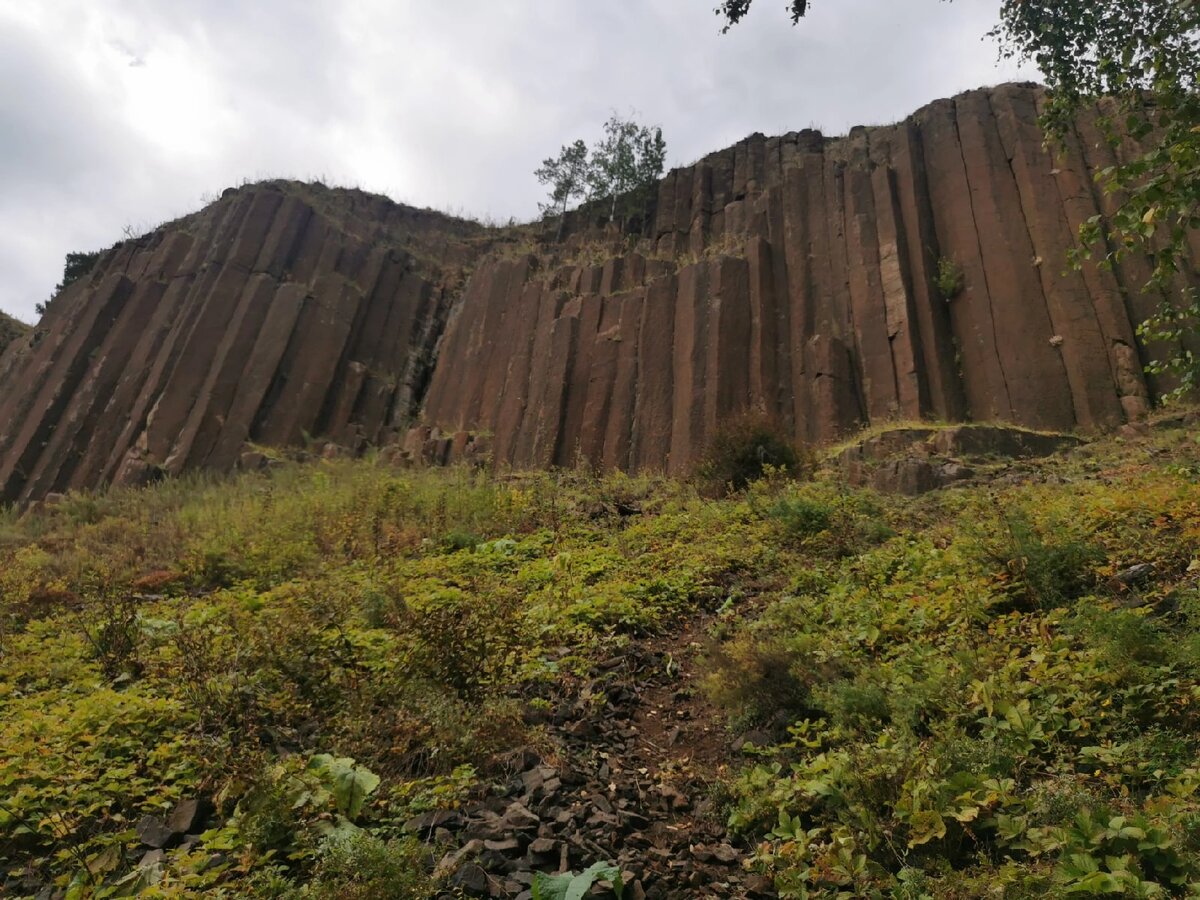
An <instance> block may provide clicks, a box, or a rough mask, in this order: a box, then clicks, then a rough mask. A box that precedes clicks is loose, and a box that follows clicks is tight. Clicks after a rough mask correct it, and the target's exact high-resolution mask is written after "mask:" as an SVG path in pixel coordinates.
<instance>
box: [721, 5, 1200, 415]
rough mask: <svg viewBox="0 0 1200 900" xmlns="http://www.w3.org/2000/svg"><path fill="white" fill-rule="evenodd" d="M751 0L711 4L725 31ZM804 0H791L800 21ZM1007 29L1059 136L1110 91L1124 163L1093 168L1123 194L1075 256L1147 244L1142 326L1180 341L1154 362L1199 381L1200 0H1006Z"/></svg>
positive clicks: (998, 33) (1004, 39)
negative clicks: (1195, 247) (1150, 309)
mask: <svg viewBox="0 0 1200 900" xmlns="http://www.w3.org/2000/svg"><path fill="white" fill-rule="evenodd" d="M752 2H753V0H723V2H722V3H721V4H720V5H719V6H717V7H716V8H715V10H714V11H715V12H716V14H717V15H718V16H719V17H721V18H722V19H723V20H724V26H723V29H722V30H723V31H728V30H729V28H730V27H732V26H733V25H736V24H737V23H738V22H740V21H741V20H742V19H743V18H744V17H745V16H746V14H747V13H748V12H749V10H750V6H751V3H752ZM808 8H809V3H808V0H793V2H791V3H790V4H789V10H790V12H791V18H792V22H793V23H796V22H798V21H799V20H800V19H801V18H803V17H804V15H805V14H806V13H807V12H808ZM992 35H993V36H994V37H997V38H999V40H1000V42H1001V47H1002V50H1001V52H1002V54H1003V55H1004V56H1005V57H1006V58H1017V59H1022V60H1028V61H1032V62H1033V63H1035V64H1036V65H1037V67H1038V68H1039V69H1040V70H1041V72H1042V75H1043V77H1044V78H1045V80H1046V85H1047V87H1048V88H1049V89H1050V97H1049V101H1048V103H1047V105H1046V109H1045V113H1044V115H1043V117H1042V124H1043V127H1045V129H1046V131H1047V133H1048V134H1049V135H1050V137H1051V139H1052V140H1053V139H1056V138H1059V137H1061V136H1062V135H1063V134H1065V133H1066V131H1067V130H1068V129H1069V128H1070V127H1071V123H1072V121H1073V119H1074V117H1075V115H1076V114H1077V113H1078V112H1079V110H1080V109H1081V108H1083V107H1085V106H1090V105H1092V104H1094V103H1095V102H1096V101H1097V99H1098V98H1100V97H1102V96H1108V97H1111V98H1112V100H1111V101H1109V102H1108V103H1106V104H1105V105H1104V106H1103V107H1102V110H1104V112H1105V115H1104V116H1103V118H1102V121H1101V125H1102V127H1104V128H1105V130H1106V132H1107V136H1108V139H1109V140H1110V142H1111V143H1112V144H1113V145H1114V146H1115V147H1122V145H1124V147H1122V150H1123V151H1129V150H1131V147H1130V145H1129V144H1128V141H1127V139H1128V138H1132V139H1133V140H1134V141H1135V142H1136V144H1137V147H1136V149H1132V152H1122V153H1121V154H1119V157H1118V158H1120V159H1121V160H1122V162H1121V163H1120V164H1119V165H1117V166H1114V167H1112V168H1109V169H1105V170H1104V171H1102V172H1100V173H1099V175H1098V176H1097V177H1098V179H1099V180H1100V182H1101V183H1102V184H1103V186H1104V188H1105V190H1106V191H1108V192H1109V193H1110V194H1111V195H1112V197H1113V199H1114V201H1115V204H1114V205H1115V207H1116V210H1115V213H1114V214H1113V215H1112V216H1111V217H1110V218H1109V219H1108V220H1107V221H1104V220H1101V219H1098V218H1097V219H1094V220H1093V221H1091V222H1089V223H1088V224H1087V225H1085V226H1084V228H1083V231H1082V234H1081V235H1080V237H1081V245H1082V246H1081V249H1080V250H1079V251H1077V252H1076V254H1075V257H1076V259H1078V258H1080V257H1086V256H1090V255H1092V254H1098V255H1099V256H1101V257H1102V258H1103V260H1104V262H1106V263H1108V264H1111V263H1113V262H1115V261H1116V260H1118V259H1119V258H1120V256H1121V255H1122V254H1123V253H1126V252H1129V251H1131V250H1136V251H1141V252H1144V253H1147V254H1149V255H1150V257H1151V258H1152V259H1153V261H1154V276H1153V278H1152V280H1151V282H1150V283H1149V284H1148V285H1147V287H1148V288H1150V289H1153V290H1155V291H1158V292H1160V293H1161V295H1162V296H1163V298H1164V300H1163V303H1162V304H1161V306H1160V308H1159V311H1158V313H1157V314H1156V315H1154V316H1153V317H1151V318H1150V319H1149V320H1148V321H1147V322H1145V323H1143V325H1142V327H1141V329H1140V332H1141V334H1142V336H1143V337H1144V338H1146V339H1147V340H1148V341H1151V342H1153V341H1165V342H1166V346H1171V347H1174V348H1176V349H1175V350H1174V351H1171V352H1170V353H1169V354H1168V355H1167V357H1166V358H1163V359H1156V360H1153V361H1152V362H1151V363H1150V365H1149V366H1148V369H1149V370H1150V371H1151V372H1153V373H1157V374H1169V375H1171V376H1173V377H1174V379H1175V382H1176V384H1177V385H1178V387H1177V389H1176V390H1174V391H1173V392H1172V394H1174V395H1182V394H1184V393H1186V392H1189V391H1191V390H1192V389H1194V388H1196V387H1198V386H1200V358H1198V357H1197V356H1195V355H1193V353H1192V352H1190V351H1189V350H1188V349H1187V347H1186V346H1185V345H1186V343H1187V342H1186V341H1185V340H1184V337H1185V335H1187V334H1197V333H1200V295H1198V293H1197V291H1196V290H1195V288H1193V287H1191V286H1190V285H1189V284H1188V279H1186V278H1181V277H1180V270H1181V268H1183V267H1185V266H1188V265H1193V264H1194V263H1192V262H1189V258H1188V254H1187V247H1188V243H1189V241H1190V239H1191V238H1193V237H1194V234H1192V232H1194V231H1195V230H1196V229H1197V228H1200V0H1002V2H1001V3H1000V23H999V25H997V26H996V28H995V29H994V30H993V32H992Z"/></svg>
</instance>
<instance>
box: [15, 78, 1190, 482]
mask: <svg viewBox="0 0 1200 900" xmlns="http://www.w3.org/2000/svg"><path fill="white" fill-rule="evenodd" d="M1040 102H1041V95H1040V93H1039V90H1038V89H1037V88H1035V87H1033V86H1028V85H1006V86H1003V87H999V88H995V89H990V90H979V91H973V92H970V93H967V94H963V95H961V96H959V97H956V98H954V99H951V100H942V101H938V102H935V103H933V104H931V105H929V106H928V107H926V108H924V109H922V110H920V111H919V112H917V113H916V114H914V115H913V116H911V117H910V118H908V119H906V120H905V121H903V122H901V123H899V124H897V125H893V126H887V127H876V128H860V129H855V130H854V131H852V132H851V133H850V135H848V136H847V137H843V138H837V139H831V138H827V137H824V136H822V135H821V134H819V133H816V132H812V131H805V132H800V133H792V134H787V135H783V136H781V137H773V138H766V137H763V136H761V135H754V136H751V137H749V138H747V139H746V140H744V141H742V142H741V143H739V144H737V145H736V146H734V147H731V148H729V149H727V150H724V151H721V152H719V153H715V154H713V155H711V156H708V157H705V158H704V159H702V160H700V161H699V162H697V163H696V164H694V165H692V166H688V167H685V168H681V169H676V170H674V171H672V172H670V173H669V174H668V175H667V176H666V177H665V178H664V179H663V180H662V182H661V183H660V184H659V186H658V191H657V197H656V198H655V199H654V200H653V202H652V203H651V204H650V206H649V207H648V209H647V211H646V214H645V215H644V216H642V217H641V218H640V219H639V220H637V221H635V222H633V223H632V224H630V225H629V226H628V227H627V228H626V229H625V231H624V232H622V233H618V232H617V231H616V230H615V229H613V228H612V227H611V226H607V227H606V226H604V224H603V223H602V221H600V220H599V218H598V217H596V216H591V215H590V214H589V211H588V210H586V209H585V210H583V211H579V212H575V213H572V214H570V215H569V216H568V221H567V222H566V223H565V226H566V227H565V229H564V230H563V233H564V235H565V236H564V237H562V238H561V239H560V238H558V237H556V236H555V235H556V232H557V230H558V229H557V228H556V227H555V226H554V225H547V226H546V227H545V228H542V227H541V226H525V227H516V228H509V229H488V228H484V227H482V226H479V225H476V224H473V223H469V222H463V221H460V220H456V219H453V218H450V217H447V216H443V215H439V214H436V213H432V212H428V211H420V210H414V209H410V208H408V207H404V206H400V205H398V204H395V203H392V202H391V201H389V200H386V199H384V198H381V197H376V196H372V195H368V194H364V193H362V192H358V191H345V190H334V189H327V188H323V187H321V186H314V185H299V184H295V183H287V182H267V183H263V184H258V185H253V186H248V187H245V188H242V189H239V190H230V191H227V192H226V194H225V196H223V197H222V198H221V199H220V200H218V201H217V202H215V203H213V204H212V205H210V206H208V207H207V208H205V209H204V210H202V211H201V212H199V213H197V214H195V215H192V216H189V217H187V218H184V219H181V220H179V221H176V222H173V223H170V224H168V225H165V226H163V227H162V228H160V229H158V230H156V231H155V232H153V233H152V234H150V235H147V236H146V237H143V238H140V239H137V240H131V241H126V242H124V243H122V244H121V245H118V246H117V247H115V248H113V249H112V250H111V251H109V252H107V253H106V254H105V255H104V256H103V257H102V258H101V260H100V262H99V263H98V264H97V265H96V267H95V268H94V269H93V271H92V272H91V273H90V274H89V275H88V276H86V277H85V278H82V279H80V280H79V281H78V282H76V283H74V284H72V285H71V286H70V287H68V288H67V289H66V290H65V291H63V292H62V293H61V294H60V295H59V296H58V297H56V298H55V299H54V300H53V301H52V302H51V303H50V305H49V309H48V311H47V313H46V315H45V316H44V317H43V319H42V321H41V322H40V323H39V324H38V325H37V326H36V328H35V329H34V331H33V332H32V333H31V334H30V335H28V336H23V337H20V338H18V339H16V340H14V341H13V342H12V343H11V344H10V345H9V346H8V347H7V349H4V350H2V351H0V353H2V355H0V499H3V500H5V501H22V500H29V499H36V498H38V497H40V496H44V495H45V494H47V493H49V492H54V491H62V490H66V489H71V488H89V487H95V486H98V485H101V484H104V483H109V482H118V483H139V482H142V481H145V480H147V479H150V478H153V477H155V476H157V475H159V474H163V473H168V474H173V473H178V472H181V471H184V470H187V469H195V468H208V469H216V470H226V469H230V468H233V467H234V466H236V465H237V464H238V462H239V460H241V459H243V458H244V456H245V455H246V451H247V448H248V447H250V446H253V445H299V444H307V443H311V442H314V441H316V442H319V443H320V444H332V445H335V446H338V447H343V448H347V449H348V450H351V451H357V450H361V449H362V448H364V447H367V446H392V447H395V448H403V449H402V450H400V451H398V452H402V453H403V454H405V455H409V456H413V457H420V458H424V459H427V460H429V461H435V462H442V461H446V460H451V459H454V458H456V457H460V456H464V455H469V454H476V455H480V456H481V455H483V454H484V453H485V452H486V454H487V455H489V456H490V458H491V459H492V460H493V462H494V463H495V464H496V465H501V466H514V467H537V466H549V465H573V464H576V463H579V462H585V463H588V464H593V465H596V466H600V467H606V468H623V469H657V470H667V471H672V472H680V471H684V470H686V469H687V468H688V467H689V466H691V465H692V464H693V462H694V460H695V458H696V457H697V455H698V453H700V452H701V451H702V449H703V448H704V446H705V443H706V441H707V440H708V439H709V438H710V437H711V436H712V434H713V433H714V430H715V429H717V428H718V427H719V426H720V424H721V423H722V422H723V421H725V420H727V419H728V418H729V417H731V416H733V415H736V414H737V413H739V412H740V411H742V410H746V409H755V410H759V411H761V412H762V413H765V414H766V415H769V416H770V417H771V418H773V419H774V420H775V421H776V422H777V423H778V424H779V427H780V428H782V429H784V430H785V431H787V432H788V433H790V434H791V435H793V436H794V437H795V438H796V439H797V440H800V441H805V442H813V443H820V442H825V441H830V440H832V439H834V438H837V437H838V436H841V435H844V434H846V433H847V432H850V431H852V430H853V429H855V428H858V427H859V426H861V425H864V424H867V423H872V422H878V421H882V420H888V419H920V418H937V419H942V420H949V421H1005V422H1012V423H1017V424H1022V425H1027V426H1033V427H1036V428H1045V429H1057V430H1083V431H1098V430H1105V429H1110V428H1113V427H1116V426H1118V425H1121V424H1122V423H1125V422H1127V421H1131V420H1136V419H1138V418H1139V417H1141V416H1143V415H1145V414H1146V412H1147V411H1148V410H1149V408H1150V404H1151V398H1152V397H1153V396H1154V395H1155V393H1156V392H1157V390H1158V389H1159V387H1161V386H1159V385H1155V384H1153V383H1150V382H1148V380H1147V376H1146V375H1144V374H1143V366H1144V363H1145V360H1146V358H1147V353H1148V352H1149V353H1153V352H1157V351H1158V350H1160V349H1162V348H1149V350H1148V349H1147V348H1144V347H1141V346H1139V344H1138V340H1137V338H1136V336H1135V325H1136V323H1137V322H1139V321H1140V320H1142V319H1143V318H1145V316H1146V314H1147V313H1148V312H1149V311H1150V310H1151V309H1152V308H1153V307H1154V306H1155V305H1157V303H1158V299H1159V298H1157V297H1155V296H1152V295H1148V294H1145V293H1143V292H1142V285H1143V284H1145V282H1146V281H1147V278H1148V275H1149V262H1148V260H1146V259H1144V258H1139V257H1126V258H1125V259H1123V260H1122V261H1121V262H1120V263H1119V264H1118V265H1117V266H1115V267H1113V268H1111V269H1110V268H1102V267H1100V266H1097V265H1094V264H1087V265H1084V266H1083V268H1082V269H1080V270H1078V271H1076V270H1070V269H1069V268H1068V266H1067V265H1066V254H1067V251H1068V249H1069V248H1070V247H1071V246H1073V244H1074V235H1075V233H1076V230H1077V229H1078V227H1079V225H1080V224H1081V223H1082V222H1084V221H1086V220H1087V219H1089V218H1091V217H1092V216H1094V215H1097V214H1099V215H1103V214H1105V212H1106V211H1107V210H1108V209H1109V206H1110V204H1111V202H1112V200H1111V198H1109V197H1106V196H1105V195H1104V194H1103V192H1102V191H1101V190H1100V189H1099V188H1098V187H1097V186H1096V184H1095V182H1094V179H1093V174H1094V173H1095V172H1096V171H1098V170H1101V169H1103V168H1105V167H1106V166H1109V165H1111V164H1113V162H1114V161H1115V160H1116V158H1117V156H1118V155H1123V154H1126V153H1133V152H1135V150H1136V147H1135V146H1133V145H1132V142H1126V145H1125V146H1118V147H1116V148H1115V149H1113V148H1111V147H1110V146H1109V145H1108V144H1107V143H1106V142H1105V141H1104V140H1103V138H1102V135H1101V134H1100V131H1099V129H1098V126H1097V122H1096V115H1095V114H1094V113H1092V114H1085V115H1083V116H1081V117H1080V119H1079V120H1078V122H1077V125H1076V128H1075V131H1074V133H1072V134H1070V135H1068V138H1067V141H1066V146H1065V147H1064V148H1063V149H1062V151H1060V152H1057V153H1053V154H1052V153H1050V152H1048V151H1047V150H1046V149H1044V147H1043V135H1042V133H1041V131H1040V130H1039V128H1038V125H1037V118H1038V106H1039V103H1040ZM1192 250H1193V258H1192V261H1191V264H1190V265H1189V266H1188V267H1187V269H1186V271H1185V272H1183V273H1181V274H1180V276H1179V277H1180V278H1181V279H1190V280H1191V281H1192V282H1193V283H1197V282H1200V275H1198V274H1197V268H1196V262H1197V260H1200V238H1194V239H1193V242H1192ZM948 282H949V284H948ZM1195 349H1197V350H1200V347H1197V348H1195Z"/></svg>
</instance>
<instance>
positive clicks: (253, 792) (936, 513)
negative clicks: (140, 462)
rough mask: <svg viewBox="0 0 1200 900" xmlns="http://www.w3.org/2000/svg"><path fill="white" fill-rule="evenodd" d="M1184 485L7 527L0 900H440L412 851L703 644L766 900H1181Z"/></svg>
mask: <svg viewBox="0 0 1200 900" xmlns="http://www.w3.org/2000/svg"><path fill="white" fill-rule="evenodd" d="M1198 482H1200V444H1197V442H1196V440H1195V437H1194V435H1193V434H1191V433H1190V432H1189V431H1188V430H1186V429H1182V428H1176V429H1162V430H1159V431H1156V432H1155V433H1154V435H1153V437H1152V438H1150V439H1147V440H1145V441H1141V442H1138V443H1134V444H1127V443H1124V442H1121V441H1119V440H1113V441H1109V442H1102V443H1094V444H1091V445H1087V446H1085V447H1083V448H1081V449H1079V450H1076V451H1074V452H1073V453H1072V454H1071V455H1070V456H1068V457H1064V458H1062V459H1058V460H1050V461H1047V462H1045V463H1043V464H1041V465H1040V467H1038V468H1036V469H1035V471H1034V477H1033V479H1032V480H1031V481H1030V482H1028V483H1024V484H1006V485H1000V484H996V485H994V486H991V487H988V488H965V489H957V490H947V491H945V492H942V493H939V494H933V495H928V496H926V497H924V498H921V499H919V500H904V499H899V498H890V497H883V496H879V495H876V494H873V493H871V492H870V491H866V490H855V489H850V488H847V487H846V486H845V485H843V484H841V483H839V482H838V481H836V480H833V479H825V478H818V479H817V480H815V481H809V482H803V483H801V482H796V481H792V480H788V479H787V478H784V477H781V476H779V475H768V477H767V478H765V479H763V480H759V481H757V482H754V483H753V484H751V485H750V487H749V488H748V489H747V490H745V491H741V492H738V493H733V494H728V495H726V496H723V497H720V498H718V499H706V498H705V497H703V496H701V494H700V493H699V492H698V491H697V489H696V488H695V487H694V486H693V485H691V484H688V483H683V482H678V481H672V480H667V479H662V478H656V477H649V476H637V477H633V476H625V475H612V476H607V477H603V478H596V477H592V476H588V475H584V474H569V473H543V474H529V475H514V476H496V477H493V476H489V475H485V474H482V473H479V472H475V471H471V470H467V469H451V470H441V471H423V470H399V469H395V468H392V467H389V466H388V465H386V464H384V463H383V462H381V461H376V460H373V459H367V460H361V461H353V462H352V461H320V462H312V463H304V464H299V463H294V464H293V463H288V464H280V465H277V466H275V467H273V468H272V469H271V470H270V471H269V472H268V473H265V474H253V475H250V474H247V475H242V476H239V477H237V478H234V479H221V480H216V479H211V478H207V477H204V476H198V475H197V476H191V477H188V478H185V479H181V480H178V481H168V482H165V483H162V484H159V485H157V486H154V487H152V488H148V489H145V490H112V491H108V492H105V493H99V494H72V495H68V496H67V497H66V498H65V499H63V500H61V501H60V502H58V503H56V504H54V505H52V506H48V507H46V508H43V509H41V510H39V511H37V512H34V513H31V514H26V515H20V514H18V513H17V512H16V511H15V510H8V511H5V512H0V864H2V868H0V879H3V882H2V883H0V893H4V894H6V895H12V896H25V895H33V894H36V893H37V892H38V891H40V890H42V889H43V888H44V887H45V886H46V885H53V886H54V887H55V888H57V889H60V890H69V891H71V892H72V895H73V896H116V895H130V894H133V893H138V892H142V893H146V894H148V895H153V896H195V895H205V896H222V895H223V896H247V895H261V896H288V895H297V893H296V892H302V893H301V894H299V895H306V896H330V897H333V896H384V895H385V894H383V893H382V891H383V887H381V886H385V885H387V886H391V887H390V888H389V890H393V893H391V894H387V896H411V897H421V896H429V895H431V892H432V891H434V890H435V885H434V883H433V881H432V876H431V874H430V873H429V871H428V870H427V868H426V865H425V862H424V860H425V856H424V853H423V851H422V848H421V847H420V845H417V844H416V843H415V842H414V840H413V839H412V837H411V836H409V835H407V834H405V833H404V831H403V829H402V824H403V823H404V822H405V821H406V820H407V819H409V818H410V817H411V816H413V815H414V814H417V813H420V812H423V811H426V810H429V809H433V808H439V807H454V806H456V805H457V804H460V803H462V802H463V801H464V799H465V798H466V797H467V796H468V795H470V794H471V792H472V791H474V790H475V789H476V788H477V786H478V785H479V784H480V783H483V782H487V781H488V780H489V779H492V778H495V777H498V774H499V773H502V772H503V771H504V768H503V767H504V763H503V760H504V759H505V757H506V754H510V753H511V751H513V750H514V749H515V748H521V747H532V748H534V749H535V750H537V751H538V752H541V753H543V754H545V755H548V756H552V755H553V754H554V752H555V751H556V748H555V747H554V745H553V737H552V736H551V734H550V733H549V732H547V731H546V730H545V728H544V727H543V726H542V725H540V724H537V723H538V722H540V721H544V716H539V715H536V714H533V713H536V712H538V711H540V710H542V709H544V708H545V707H546V706H548V705H549V704H551V703H553V702H554V700H555V698H557V697H559V696H561V695H562V693H563V692H564V691H569V690H570V687H571V685H572V684H575V683H578V682H579V681H580V680H581V679H582V678H584V677H585V675H586V673H587V672H588V671H589V669H590V667H591V666H592V665H593V664H594V663H595V662H596V661H598V660H601V659H606V658H609V657H612V656H613V655H614V654H619V653H620V652H621V651H622V649H623V648H628V647H629V646H630V645H631V644H633V643H635V642H648V643H650V644H653V643H654V642H655V641H659V640H666V637H667V636H669V635H671V634H672V633H673V632H675V631H676V630H677V629H678V628H679V627H681V626H683V625H684V624H685V623H695V622H696V621H702V622H704V623H706V627H707V628H708V637H709V641H710V643H709V650H708V652H707V655H706V662H705V684H706V687H707V691H708V694H709V696H710V697H711V698H712V699H713V700H714V701H715V702H716V703H717V704H718V705H719V706H720V708H722V709H724V710H726V711H727V712H726V718H725V719H723V720H722V722H721V723H719V724H720V725H721V726H722V727H724V728H727V729H728V735H729V737H730V739H731V741H730V743H731V745H732V744H733V741H732V738H733V737H734V736H741V735H745V734H751V735H753V736H754V739H753V740H751V741H749V742H748V743H747V742H746V741H742V740H741V739H740V738H739V742H740V743H746V744H747V746H746V748H745V750H744V751H743V752H742V753H741V755H736V754H734V753H733V752H732V751H731V753H730V757H729V764H728V767H727V769H726V772H727V777H726V778H725V783H724V784H723V786H721V787H720V788H719V789H718V790H717V791H716V796H719V797H721V798H723V802H724V804H725V805H724V810H723V813H722V815H723V816H725V817H727V820H728V823H729V826H730V828H731V829H732V831H733V832H734V833H735V834H736V835H737V836H738V838H739V839H740V840H742V841H743V842H744V843H745V845H746V846H748V847H751V848H755V850H754V854H753V863H752V864H753V866H754V867H755V868H756V869H758V870H759V871H760V872H762V873H765V874H767V875H769V876H770V877H771V878H773V879H774V881H775V884H776V887H777V889H778V890H779V892H780V894H781V896H784V897H806V896H812V897H831V898H832V897H837V896H903V897H926V896H928V897H972V896H980V895H983V894H986V893H987V892H988V891H993V890H995V889H997V888H1000V889H1002V890H1003V892H1004V895H1005V896H1012V897H1019V896H1031V897H1032V896H1047V895H1050V896H1055V895H1065V894H1067V893H1079V892H1086V891H1091V892H1093V893H1105V892H1108V893H1118V892H1125V893H1132V894H1134V895H1137V896H1150V895H1153V894H1154V893H1155V892H1157V891H1160V890H1161V891H1162V892H1165V893H1167V894H1179V895H1182V893H1183V892H1184V891H1185V890H1186V885H1187V884H1189V883H1194V882H1197V881H1200V798H1198V796H1197V791H1198V790H1200V740H1198V738H1197V735H1198V734H1200V727H1198V726H1200V561H1198V560H1197V558H1198V557H1200V483H1198ZM187 798H202V799H203V800H204V801H205V802H206V804H208V805H209V806H210V807H211V814H210V815H209V816H208V818H207V821H206V822H204V824H203V827H202V828H201V829H200V830H199V832H198V838H197V840H195V841H191V842H188V841H184V842H183V843H182V844H175V845H173V846H172V845H170V844H169V845H168V848H167V849H166V850H165V852H164V853H163V854H162V855H161V857H157V858H155V859H154V860H153V862H152V863H150V864H147V863H146V862H145V859H144V855H145V847H144V846H140V844H141V841H142V838H141V837H140V836H139V831H138V829H139V824H140V823H142V822H143V817H145V816H151V817H154V818H158V819H161V818H164V817H166V816H167V814H168V813H169V812H170V811H171V810H172V809H173V808H175V807H176V806H177V805H178V804H179V803H180V801H182V800H185V799H187ZM397 886H399V887H397ZM397 891H398V893H397ZM289 892H290V893H289Z"/></svg>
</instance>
